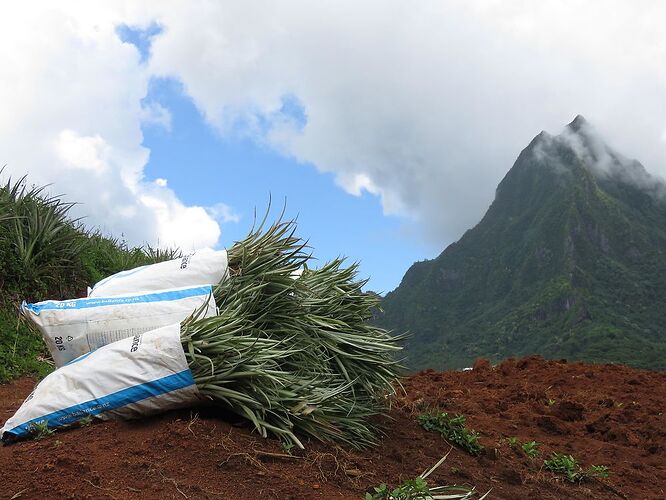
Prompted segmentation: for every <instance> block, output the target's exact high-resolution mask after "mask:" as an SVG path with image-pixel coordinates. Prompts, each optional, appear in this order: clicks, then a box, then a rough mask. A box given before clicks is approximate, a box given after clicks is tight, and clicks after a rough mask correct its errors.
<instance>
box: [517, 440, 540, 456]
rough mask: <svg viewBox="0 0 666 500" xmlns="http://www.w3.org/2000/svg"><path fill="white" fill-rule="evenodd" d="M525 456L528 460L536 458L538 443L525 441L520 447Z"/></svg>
mask: <svg viewBox="0 0 666 500" xmlns="http://www.w3.org/2000/svg"><path fill="white" fill-rule="evenodd" d="M521 448H522V449H523V451H524V452H525V455H527V456H528V457H530V458H536V457H537V456H538V455H539V443H537V442H536V441H527V442H526V443H523V445H522V446H521Z"/></svg>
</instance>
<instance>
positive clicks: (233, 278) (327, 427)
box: [181, 219, 402, 448]
mask: <svg viewBox="0 0 666 500" xmlns="http://www.w3.org/2000/svg"><path fill="white" fill-rule="evenodd" d="M265 223H266V221H265V219H264V221H263V222H262V223H261V224H260V225H259V227H258V228H256V229H254V228H253V229H252V230H251V232H250V234H249V235H248V236H247V237H246V238H245V239H244V240H242V241H239V242H237V243H236V244H235V245H233V247H232V248H231V249H230V250H229V276H228V277H227V278H226V279H224V280H223V281H222V282H220V283H219V285H218V286H217V287H216V289H215V292H214V296H215V300H216V303H217V305H218V307H219V315H217V316H215V317H212V318H205V319H203V318H201V317H199V316H198V315H196V314H195V315H194V316H193V317H192V318H191V319H189V320H188V321H186V322H184V323H183V325H182V327H181V338H182V342H183V349H184V351H185V353H186V357H187V360H188V363H189V366H190V369H191V371H192V373H193V375H194V379H195V381H196V383H197V386H198V388H199V390H200V392H201V393H202V394H203V395H204V396H205V397H207V398H209V399H210V400H211V401H213V402H215V403H217V404H219V405H221V406H223V407H225V408H226V409H228V410H231V411H232V412H234V413H236V414H238V415H240V416H241V417H243V418H245V419H247V420H249V421H250V422H251V423H252V424H253V425H254V427H255V428H256V430H257V431H258V432H259V433H260V434H261V435H262V436H267V435H268V434H272V435H274V436H277V437H279V438H280V439H281V440H282V441H283V442H284V444H285V446H287V447H290V446H294V445H295V446H298V447H300V448H302V447H303V444H302V442H301V439H300V438H299V437H298V436H301V437H302V436H309V437H313V438H315V439H318V440H322V441H338V442H342V443H345V444H347V445H349V446H353V447H365V446H369V445H372V444H374V443H375V442H376V438H377V431H378V429H377V420H376V419H374V418H373V417H375V416H377V415H380V414H382V413H383V412H384V411H385V409H386V408H387V406H388V404H389V402H390V397H391V395H392V394H393V393H394V392H395V390H396V387H397V384H398V376H399V372H400V366H399V364H398V361H396V357H395V353H396V352H397V351H399V350H400V341H401V340H402V338H401V337H398V336H391V335H390V334H389V333H388V332H387V331H385V330H383V329H381V328H378V327H376V326H373V325H371V324H370V319H371V318H372V315H373V313H374V312H375V311H376V310H377V308H378V307H379V299H378V297H377V296H376V295H374V294H371V293H366V292H364V291H363V290H362V287H363V286H364V285H365V284H366V282H365V281H363V280H357V279H356V275H357V271H358V266H357V265H356V264H353V265H351V266H349V267H344V265H343V264H344V263H343V260H342V259H336V260H334V261H332V262H330V263H328V264H325V265H324V266H323V267H321V268H319V269H311V268H310V266H308V264H309V263H310V262H311V260H312V258H313V257H312V255H311V254H310V253H308V247H307V245H306V243H305V241H303V240H302V239H300V238H298V237H297V236H295V230H296V223H295V222H294V221H287V222H283V221H278V222H276V223H274V224H273V225H271V226H269V227H266V225H265Z"/></svg>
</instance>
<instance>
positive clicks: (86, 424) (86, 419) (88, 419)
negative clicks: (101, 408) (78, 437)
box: [79, 415, 93, 427]
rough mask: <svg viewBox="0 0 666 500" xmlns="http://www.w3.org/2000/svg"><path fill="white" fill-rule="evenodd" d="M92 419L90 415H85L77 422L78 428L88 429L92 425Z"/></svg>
mask: <svg viewBox="0 0 666 500" xmlns="http://www.w3.org/2000/svg"><path fill="white" fill-rule="evenodd" d="M92 421H93V418H92V416H91V415H86V416H85V417H83V418H82V419H81V420H79V426H80V427H89V426H90V425H91V424H92Z"/></svg>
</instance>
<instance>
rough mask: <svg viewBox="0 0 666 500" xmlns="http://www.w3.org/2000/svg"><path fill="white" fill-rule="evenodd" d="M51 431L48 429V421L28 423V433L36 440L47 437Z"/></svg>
mask: <svg viewBox="0 0 666 500" xmlns="http://www.w3.org/2000/svg"><path fill="white" fill-rule="evenodd" d="M53 433H54V431H53V430H51V429H49V423H48V422H47V421H46V420H42V421H40V422H34V423H33V424H31V425H30V434H31V435H32V438H33V439H35V440H37V441H39V440H40V439H44V438H47V437H49V436H50V435H52V434H53Z"/></svg>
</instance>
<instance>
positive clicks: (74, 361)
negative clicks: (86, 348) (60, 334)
mask: <svg viewBox="0 0 666 500" xmlns="http://www.w3.org/2000/svg"><path fill="white" fill-rule="evenodd" d="M95 351H96V349H93V350H92V351H90V352H87V353H85V354H81V356H79V357H78V358H74V359H73V360H71V361H68V362H67V363H65V364H64V365H62V366H68V365H73V364H74V363H78V362H79V361H83V360H84V359H86V358H87V357H88V356H90V355H91V354H92V353H93V352H95ZM61 368H62V367H61Z"/></svg>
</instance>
